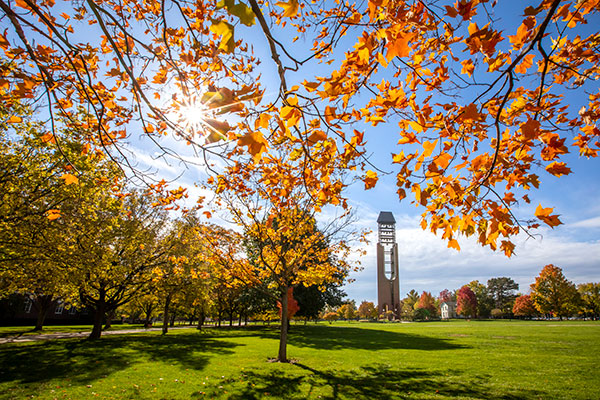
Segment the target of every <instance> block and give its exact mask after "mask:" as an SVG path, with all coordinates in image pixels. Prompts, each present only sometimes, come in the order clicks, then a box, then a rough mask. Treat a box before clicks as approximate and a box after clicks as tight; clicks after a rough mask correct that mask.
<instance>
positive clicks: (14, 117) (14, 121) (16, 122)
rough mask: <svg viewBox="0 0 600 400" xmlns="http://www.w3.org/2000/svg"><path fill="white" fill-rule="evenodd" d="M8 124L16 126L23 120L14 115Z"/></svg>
mask: <svg viewBox="0 0 600 400" xmlns="http://www.w3.org/2000/svg"><path fill="white" fill-rule="evenodd" d="M7 122H8V123H9V124H18V123H20V122H23V118H21V117H17V116H16V115H13V116H11V117H10V118H9V119H8V121H7Z"/></svg>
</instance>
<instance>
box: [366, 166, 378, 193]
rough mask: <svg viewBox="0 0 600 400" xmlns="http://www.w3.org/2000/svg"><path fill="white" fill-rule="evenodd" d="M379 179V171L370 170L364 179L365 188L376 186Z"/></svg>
mask: <svg viewBox="0 0 600 400" xmlns="http://www.w3.org/2000/svg"><path fill="white" fill-rule="evenodd" d="M378 179H379V178H378V177H377V172H374V171H371V170H368V171H367V174H366V176H365V178H364V179H363V181H364V182H365V189H371V188H372V187H374V186H375V184H376V183H377V180H378Z"/></svg>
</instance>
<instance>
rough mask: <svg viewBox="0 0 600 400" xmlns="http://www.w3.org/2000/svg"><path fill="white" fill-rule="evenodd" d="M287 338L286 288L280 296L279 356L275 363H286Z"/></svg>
mask: <svg viewBox="0 0 600 400" xmlns="http://www.w3.org/2000/svg"><path fill="white" fill-rule="evenodd" d="M287 336H288V295H287V287H286V288H285V290H283V294H282V295H281V333H280V335H279V355H278V356H277V361H279V362H288V359H287Z"/></svg>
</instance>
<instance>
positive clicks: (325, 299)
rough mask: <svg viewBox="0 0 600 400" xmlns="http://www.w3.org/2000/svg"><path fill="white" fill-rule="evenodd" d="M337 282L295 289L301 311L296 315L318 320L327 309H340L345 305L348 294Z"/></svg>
mask: <svg viewBox="0 0 600 400" xmlns="http://www.w3.org/2000/svg"><path fill="white" fill-rule="evenodd" d="M340 286H341V285H340V284H339V283H336V282H329V283H325V284H324V285H320V286H319V285H311V286H304V285H298V286H296V287H295V288H294V298H295V299H296V300H297V301H298V306H299V307H300V310H298V312H297V313H296V315H297V316H299V317H304V318H306V319H313V320H317V319H318V318H319V315H320V313H321V311H323V310H324V309H325V307H327V306H329V307H339V306H341V305H342V304H343V299H344V297H346V293H345V292H344V291H343V290H342V289H341V287H340Z"/></svg>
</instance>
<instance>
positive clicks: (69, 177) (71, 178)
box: [60, 174, 79, 185]
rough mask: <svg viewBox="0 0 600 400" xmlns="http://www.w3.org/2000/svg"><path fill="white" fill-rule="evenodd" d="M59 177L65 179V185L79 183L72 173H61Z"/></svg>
mask: <svg viewBox="0 0 600 400" xmlns="http://www.w3.org/2000/svg"><path fill="white" fill-rule="evenodd" d="M60 179H62V180H64V181H65V185H72V184H74V183H79V179H77V177H76V176H75V175H72V174H62V175H61V177H60Z"/></svg>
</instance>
